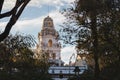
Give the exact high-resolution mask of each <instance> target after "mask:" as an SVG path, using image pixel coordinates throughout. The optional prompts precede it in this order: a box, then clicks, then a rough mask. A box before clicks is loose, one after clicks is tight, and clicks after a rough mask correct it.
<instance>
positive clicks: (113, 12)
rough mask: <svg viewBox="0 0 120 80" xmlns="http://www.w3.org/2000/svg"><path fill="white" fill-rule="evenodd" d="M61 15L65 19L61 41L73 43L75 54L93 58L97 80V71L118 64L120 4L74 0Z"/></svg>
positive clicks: (104, 0)
mask: <svg viewBox="0 0 120 80" xmlns="http://www.w3.org/2000/svg"><path fill="white" fill-rule="evenodd" d="M62 14H63V15H64V16H65V17H66V22H64V23H63V25H62V29H61V32H62V33H61V34H62V39H63V40H64V42H65V43H70V44H75V45H76V48H77V51H78V52H79V51H81V50H86V51H88V52H89V54H86V55H85V56H87V57H89V56H90V57H89V59H88V60H89V61H91V58H93V59H94V68H95V69H94V71H95V73H94V74H95V76H96V77H97V78H98V79H99V73H100V72H99V70H102V69H103V68H105V67H107V66H108V65H110V64H114V63H115V62H117V61H120V53H119V52H120V1H119V0H75V2H74V3H73V4H72V5H71V6H70V8H67V9H65V10H63V11H62ZM63 32H64V33H63ZM115 65H117V64H115ZM111 66H112V65H111ZM99 67H100V68H99ZM118 74H119V73H118ZM111 76H112V75H111ZM96 80H97V79H96Z"/></svg>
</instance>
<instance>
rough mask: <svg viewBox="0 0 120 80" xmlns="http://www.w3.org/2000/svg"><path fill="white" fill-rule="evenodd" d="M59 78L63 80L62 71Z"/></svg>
mask: <svg viewBox="0 0 120 80" xmlns="http://www.w3.org/2000/svg"><path fill="white" fill-rule="evenodd" d="M59 77H60V79H62V78H63V74H62V71H60V74H59Z"/></svg>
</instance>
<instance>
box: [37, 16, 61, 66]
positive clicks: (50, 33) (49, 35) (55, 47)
mask: <svg viewBox="0 0 120 80" xmlns="http://www.w3.org/2000/svg"><path fill="white" fill-rule="evenodd" d="M58 36H59V34H58V32H57V31H56V30H55V27H54V23H53V20H52V18H50V17H49V16H47V17H46V18H44V21H43V25H42V30H41V32H39V33H38V45H37V49H36V50H37V58H40V56H41V54H45V55H46V56H47V57H48V59H49V60H48V61H49V63H50V64H51V66H62V65H63V61H62V60H61V53H60V52H61V44H60V42H58Z"/></svg>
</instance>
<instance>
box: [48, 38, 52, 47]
mask: <svg viewBox="0 0 120 80" xmlns="http://www.w3.org/2000/svg"><path fill="white" fill-rule="evenodd" d="M48 47H52V40H51V39H50V40H49V41H48Z"/></svg>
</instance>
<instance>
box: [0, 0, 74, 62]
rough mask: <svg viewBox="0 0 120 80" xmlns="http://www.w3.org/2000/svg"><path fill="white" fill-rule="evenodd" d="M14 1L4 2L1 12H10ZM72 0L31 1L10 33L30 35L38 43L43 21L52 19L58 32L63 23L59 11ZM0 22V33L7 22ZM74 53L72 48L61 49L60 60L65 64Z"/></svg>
mask: <svg viewBox="0 0 120 80" xmlns="http://www.w3.org/2000/svg"><path fill="white" fill-rule="evenodd" d="M15 1H16V0H5V3H4V7H3V12H5V11H8V10H10V9H11V8H12V7H13V6H14V4H15ZM73 1H74V0H31V1H30V3H29V4H28V5H27V7H26V8H25V10H24V11H23V13H22V15H21V16H20V18H19V20H18V21H17V23H16V24H15V25H14V26H13V28H12V30H11V33H12V34H15V33H17V32H20V33H25V34H31V35H33V36H34V37H35V38H36V39H35V40H36V41H38V39H37V36H38V32H40V31H41V27H42V23H43V19H44V18H45V17H47V16H48V15H49V16H50V17H51V18H52V19H53V21H54V26H55V29H56V30H57V31H58V32H59V29H60V25H61V24H62V23H63V22H64V21H65V17H64V16H63V15H62V14H61V13H60V10H62V9H63V8H66V7H68V6H69V5H70V4H71V2H73ZM8 19H9V18H5V19H2V20H0V31H3V30H4V28H5V25H6V23H7V20H8ZM73 53H76V52H75V49H74V46H66V47H63V48H62V49H61V59H62V60H63V61H64V62H65V64H68V63H69V59H70V56H71V55H72V54H73Z"/></svg>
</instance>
